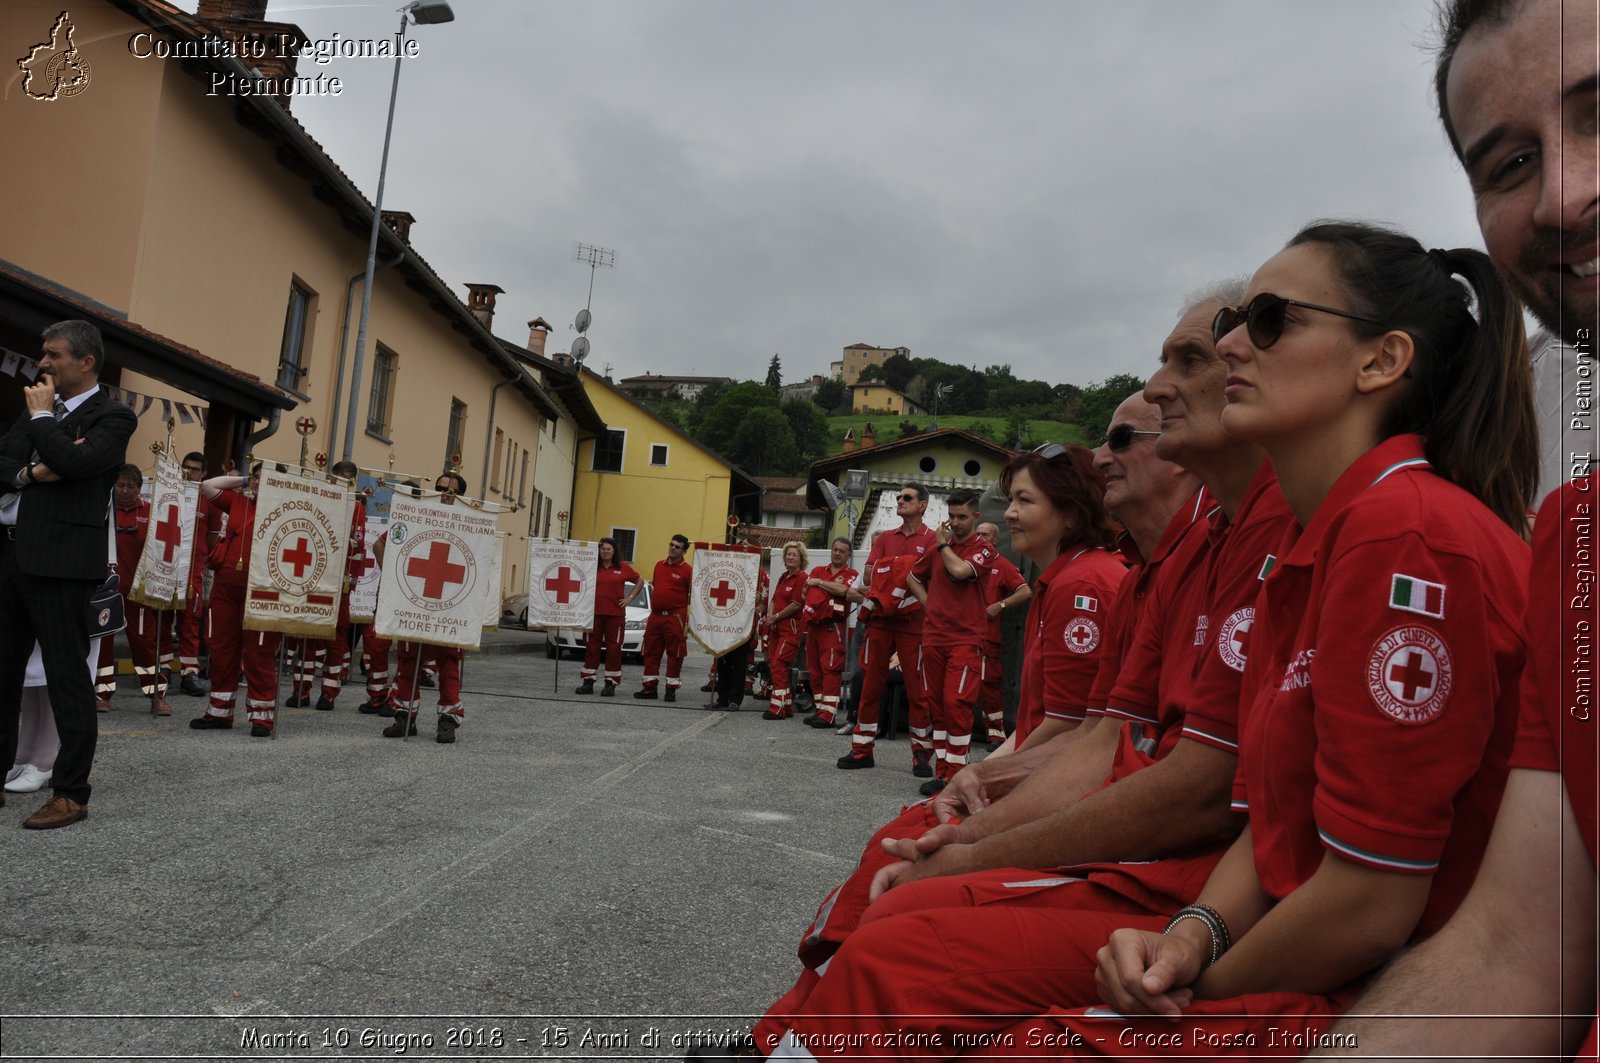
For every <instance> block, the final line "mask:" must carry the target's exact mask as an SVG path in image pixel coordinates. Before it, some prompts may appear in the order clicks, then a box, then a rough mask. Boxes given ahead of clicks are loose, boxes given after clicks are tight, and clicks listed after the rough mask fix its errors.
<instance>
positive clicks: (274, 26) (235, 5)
mask: <svg viewBox="0 0 1600 1063" xmlns="http://www.w3.org/2000/svg"><path fill="white" fill-rule="evenodd" d="M195 15H196V16H197V17H199V18H201V19H203V20H205V21H206V22H209V23H211V25H212V29H213V30H214V31H215V32H216V34H217V36H219V37H221V38H223V39H224V40H226V41H228V42H230V43H231V44H233V45H234V46H235V48H236V49H237V50H238V52H239V54H240V56H241V59H240V62H242V63H244V65H245V66H247V67H252V68H254V69H255V70H257V71H259V72H260V74H261V76H262V77H264V78H272V79H276V80H278V81H279V82H280V84H287V83H288V82H289V81H291V80H292V79H293V78H294V76H295V69H296V65H297V62H298V60H299V55H300V49H301V47H302V46H304V44H305V43H306V35H305V34H304V33H302V32H301V31H300V27H299V26H294V25H291V24H289V23H287V22H269V21H267V0H200V6H199V8H198V9H197V10H196V11H195ZM273 99H275V100H277V101H278V105H279V106H280V107H282V108H283V109H284V110H286V111H287V110H288V109H289V101H290V99H292V96H291V94H290V93H288V92H278V93H274V94H273Z"/></svg>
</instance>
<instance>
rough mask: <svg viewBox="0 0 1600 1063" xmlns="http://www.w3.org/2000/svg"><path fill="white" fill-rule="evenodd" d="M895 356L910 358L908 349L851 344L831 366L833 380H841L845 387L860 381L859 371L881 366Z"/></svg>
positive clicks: (909, 349)
mask: <svg viewBox="0 0 1600 1063" xmlns="http://www.w3.org/2000/svg"><path fill="white" fill-rule="evenodd" d="M897 354H901V355H904V356H905V357H907V358H910V357H911V348H910V347H874V346H873V345H872V344H870V343H852V344H851V345H850V346H848V347H846V348H845V349H844V357H843V358H842V359H841V360H840V361H837V362H834V363H832V364H831V366H830V368H831V369H832V370H833V379H835V380H842V381H844V382H845V385H846V386H849V385H851V384H854V383H855V382H856V381H858V380H860V379H861V371H862V370H863V369H865V368H866V367H867V366H869V365H880V366H881V365H882V364H883V363H884V362H887V361H888V360H889V359H890V358H892V357H894V356H895V355H897Z"/></svg>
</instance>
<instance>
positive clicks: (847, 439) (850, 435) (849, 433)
mask: <svg viewBox="0 0 1600 1063" xmlns="http://www.w3.org/2000/svg"><path fill="white" fill-rule="evenodd" d="M855 449H856V430H855V429H854V428H846V429H845V430H844V450H843V451H842V453H845V454H849V453H851V452H852V451H854V450H855Z"/></svg>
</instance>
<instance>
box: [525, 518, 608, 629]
mask: <svg viewBox="0 0 1600 1063" xmlns="http://www.w3.org/2000/svg"><path fill="white" fill-rule="evenodd" d="M599 559H600V547H599V545H598V544H596V543H586V542H577V541H570V542H569V541H566V540H562V539H529V540H528V626H529V627H532V626H533V625H535V624H543V625H544V626H545V627H551V628H563V627H569V628H582V629H584V630H587V629H589V628H591V627H593V626H594V584H595V579H596V577H597V575H598V571H599V566H600V560H599Z"/></svg>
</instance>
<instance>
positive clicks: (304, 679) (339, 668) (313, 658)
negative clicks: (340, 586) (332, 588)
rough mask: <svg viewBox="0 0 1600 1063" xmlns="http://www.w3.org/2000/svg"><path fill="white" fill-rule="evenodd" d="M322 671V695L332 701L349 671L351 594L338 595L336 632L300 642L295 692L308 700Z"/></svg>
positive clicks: (334, 630) (337, 694)
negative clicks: (318, 673)
mask: <svg viewBox="0 0 1600 1063" xmlns="http://www.w3.org/2000/svg"><path fill="white" fill-rule="evenodd" d="M318 668H320V669H321V670H322V696H323V697H325V698H327V699H328V700H329V701H333V700H334V699H335V698H337V697H338V696H339V691H340V689H341V688H342V687H343V686H344V677H345V675H346V674H348V672H349V670H350V595H348V594H342V595H340V596H339V616H338V619H336V620H335V621H334V629H333V635H332V636H331V637H330V638H325V639H305V640H303V641H302V642H301V644H300V661H299V668H298V673H299V674H298V675H297V677H296V682H295V692H296V693H297V694H299V695H300V697H301V698H303V699H307V700H309V699H310V697H311V687H312V684H313V683H314V682H315V681H316V678H317V669H318Z"/></svg>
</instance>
